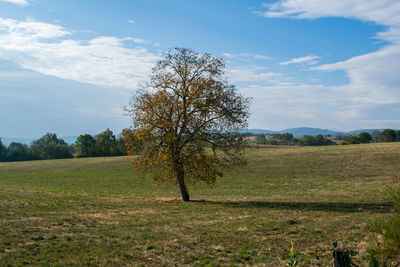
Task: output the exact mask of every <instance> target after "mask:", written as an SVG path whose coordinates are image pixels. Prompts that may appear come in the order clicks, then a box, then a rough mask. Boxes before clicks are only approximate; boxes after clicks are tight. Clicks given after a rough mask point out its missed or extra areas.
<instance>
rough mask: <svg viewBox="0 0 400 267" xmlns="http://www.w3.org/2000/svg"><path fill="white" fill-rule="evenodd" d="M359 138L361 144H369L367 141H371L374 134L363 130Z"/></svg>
mask: <svg viewBox="0 0 400 267" xmlns="http://www.w3.org/2000/svg"><path fill="white" fill-rule="evenodd" d="M358 139H359V140H360V143H361V144H367V143H370V142H371V140H372V136H371V134H369V133H367V132H361V133H360V134H359V135H358Z"/></svg>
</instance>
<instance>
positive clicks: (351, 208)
mask: <svg viewBox="0 0 400 267" xmlns="http://www.w3.org/2000/svg"><path fill="white" fill-rule="evenodd" d="M194 202H201V203H204V204H206V205H207V204H208V205H222V206H226V207H236V208H250V209H251V208H256V209H262V208H265V209H277V210H301V211H330V212H335V211H337V212H378V213H388V212H390V211H391V210H392V208H393V205H392V204H391V203H388V202H386V203H345V202H271V201H208V200H202V201H194Z"/></svg>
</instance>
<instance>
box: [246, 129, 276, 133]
mask: <svg viewBox="0 0 400 267" xmlns="http://www.w3.org/2000/svg"><path fill="white" fill-rule="evenodd" d="M240 132H242V133H252V134H274V133H281V131H272V130H264V129H245V130H241V131H240Z"/></svg>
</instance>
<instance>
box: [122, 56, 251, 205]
mask: <svg viewBox="0 0 400 267" xmlns="http://www.w3.org/2000/svg"><path fill="white" fill-rule="evenodd" d="M224 67H225V65H224V62H223V59H222V58H214V57H211V56H210V55H208V54H199V53H196V52H193V51H191V50H188V49H183V48H176V49H175V50H173V51H171V52H169V53H168V54H166V55H165V56H164V58H163V59H161V60H160V61H158V62H157V64H156V65H155V66H154V68H153V71H152V76H151V78H150V80H149V82H148V83H146V84H145V85H144V87H143V88H142V90H140V91H139V92H138V94H137V95H136V96H135V97H134V98H133V99H132V101H131V105H130V107H129V108H127V111H128V112H129V114H130V115H131V117H132V119H133V129H132V131H125V133H124V136H125V139H126V143H127V147H128V153H129V154H130V155H135V154H138V155H137V156H136V157H134V166H135V168H137V169H147V170H148V171H149V172H150V173H151V174H152V177H153V179H154V180H155V181H156V182H157V183H160V182H162V181H165V180H170V181H174V182H176V183H177V184H178V185H179V188H180V192H181V196H182V200H183V201H189V200H190V198H189V192H188V190H187V184H188V183H194V182H195V181H203V182H205V183H207V184H214V183H215V180H216V177H217V176H220V175H222V173H221V169H220V168H221V166H222V165H225V164H226V163H232V162H236V163H239V162H243V157H242V153H241V149H242V146H241V145H240V144H241V141H242V138H241V135H239V134H236V133H233V132H232V131H237V130H238V129H241V128H245V127H246V125H247V118H248V106H249V101H248V99H246V98H244V97H242V96H241V95H240V94H239V93H238V91H237V90H236V88H235V86H233V85H231V84H228V82H227V81H226V80H225V79H224V76H223V74H224ZM132 140H134V141H132ZM217 151H221V152H222V153H217Z"/></svg>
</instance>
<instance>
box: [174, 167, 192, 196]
mask: <svg viewBox="0 0 400 267" xmlns="http://www.w3.org/2000/svg"><path fill="white" fill-rule="evenodd" d="M176 178H177V180H178V184H179V189H180V190H181V196H182V201H183V202H189V201H190V198H189V191H188V190H187V187H186V185H185V173H184V172H183V171H180V172H178V174H177V175H176Z"/></svg>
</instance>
